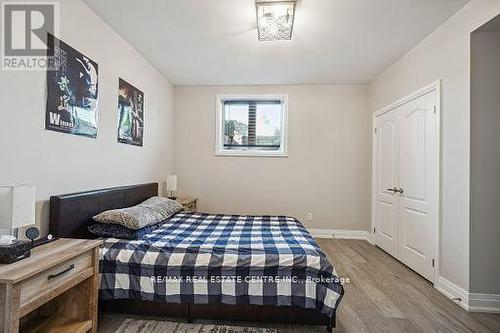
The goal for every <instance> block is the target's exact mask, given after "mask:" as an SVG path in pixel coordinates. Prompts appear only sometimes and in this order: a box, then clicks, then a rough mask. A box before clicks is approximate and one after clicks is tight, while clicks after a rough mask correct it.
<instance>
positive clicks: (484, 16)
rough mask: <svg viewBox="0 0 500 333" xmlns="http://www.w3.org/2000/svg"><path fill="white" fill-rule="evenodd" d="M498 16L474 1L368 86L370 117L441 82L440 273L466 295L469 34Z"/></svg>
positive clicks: (494, 0) (488, 4)
mask: <svg viewBox="0 0 500 333" xmlns="http://www.w3.org/2000/svg"><path fill="white" fill-rule="evenodd" d="M499 12H500V1H498V0H472V1H471V2H470V3H469V4H468V5H466V6H465V7H464V8H463V9H462V10H460V11H459V12H458V13H457V14H455V15H454V16H453V17H451V18H450V19H449V20H448V21H447V22H445V23H444V24H443V25H442V26H441V27H439V28H438V29H437V30H436V31H434V32H433V33H432V34H431V35H430V36H428V37H427V38H426V39H425V40H424V41H422V42H421V43H420V44H418V45H417V46H416V47H414V48H413V49H412V50H411V51H409V52H408V53H407V54H406V55H405V56H403V57H402V58H401V59H399V60H398V61H397V62H396V63H394V64H393V65H392V66H390V67H389V68H388V69H387V70H385V71H384V72H383V73H382V74H380V75H379V76H378V77H377V78H376V79H375V80H374V81H373V82H372V83H371V84H370V87H369V96H370V110H371V112H374V111H376V110H377V109H379V108H381V107H383V106H384V105H387V104H390V103H391V102H393V101H394V100H397V99H399V98H400V97H403V96H405V95H407V94H409V93H411V92H412V91H414V90H417V89H418V88H421V87H423V86H425V85H427V84H429V83H431V82H433V81H435V80H437V79H442V105H441V107H442V109H441V110H442V131H441V136H442V138H441V140H442V141H441V144H442V147H441V153H442V158H441V175H442V176H441V182H442V193H441V228H442V233H441V267H440V270H441V271H440V274H441V276H443V277H444V278H446V279H448V280H449V281H451V282H452V283H454V284H456V285H458V286H459V287H461V288H463V289H465V290H468V289H469V245H468V244H469V126H470V118H469V116H470V91H469V90H470V33H471V32H472V31H474V30H475V29H476V28H478V27H479V26H481V25H482V24H484V23H485V22H486V21H488V20H490V19H491V18H493V17H494V16H495V15H497V14H498V13H499ZM388 37H390V36H388Z"/></svg>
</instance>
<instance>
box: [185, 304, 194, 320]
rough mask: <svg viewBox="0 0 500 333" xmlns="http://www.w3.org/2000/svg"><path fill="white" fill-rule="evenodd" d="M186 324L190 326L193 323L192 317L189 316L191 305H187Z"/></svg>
mask: <svg viewBox="0 0 500 333" xmlns="http://www.w3.org/2000/svg"><path fill="white" fill-rule="evenodd" d="M186 319H187V322H188V323H190V324H192V323H193V317H192V316H191V304H190V303H187V318H186Z"/></svg>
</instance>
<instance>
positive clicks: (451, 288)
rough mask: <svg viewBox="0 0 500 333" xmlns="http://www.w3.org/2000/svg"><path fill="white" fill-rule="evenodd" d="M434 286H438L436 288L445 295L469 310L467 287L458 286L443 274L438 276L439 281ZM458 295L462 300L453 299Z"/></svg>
mask: <svg viewBox="0 0 500 333" xmlns="http://www.w3.org/2000/svg"><path fill="white" fill-rule="evenodd" d="M434 288H436V290H437V291H439V292H440V293H441V294H443V295H444V296H446V297H448V298H449V299H451V300H452V301H453V302H454V303H457V304H458V305H460V307H462V308H463V309H465V310H467V311H469V293H468V292H467V291H466V290H465V289H463V288H461V287H459V286H457V285H456V284H454V283H453V282H451V281H449V280H447V279H445V278H444V277H442V276H439V277H438V279H437V282H436V283H435V284H434ZM457 297H458V298H460V301H459V300H454V299H453V298H457Z"/></svg>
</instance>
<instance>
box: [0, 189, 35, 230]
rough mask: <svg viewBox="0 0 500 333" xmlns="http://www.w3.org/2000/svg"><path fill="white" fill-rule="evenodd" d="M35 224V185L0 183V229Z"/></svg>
mask: <svg viewBox="0 0 500 333" xmlns="http://www.w3.org/2000/svg"><path fill="white" fill-rule="evenodd" d="M30 224H35V187H34V186H32V185H19V186H1V185H0V229H17V228H19V227H23V226H26V225H30Z"/></svg>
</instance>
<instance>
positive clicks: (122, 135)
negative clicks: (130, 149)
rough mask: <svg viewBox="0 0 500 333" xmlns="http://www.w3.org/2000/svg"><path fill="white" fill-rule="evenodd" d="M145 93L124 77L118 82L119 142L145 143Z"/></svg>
mask: <svg viewBox="0 0 500 333" xmlns="http://www.w3.org/2000/svg"><path fill="white" fill-rule="evenodd" d="M143 134H144V93H143V92H142V91H140V90H139V89H137V88H136V87H134V86H133V85H131V84H130V83H128V82H127V81H125V80H123V79H121V78H120V79H119V82H118V142H121V143H127V144H130V145H134V146H141V147H142V144H143Z"/></svg>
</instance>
